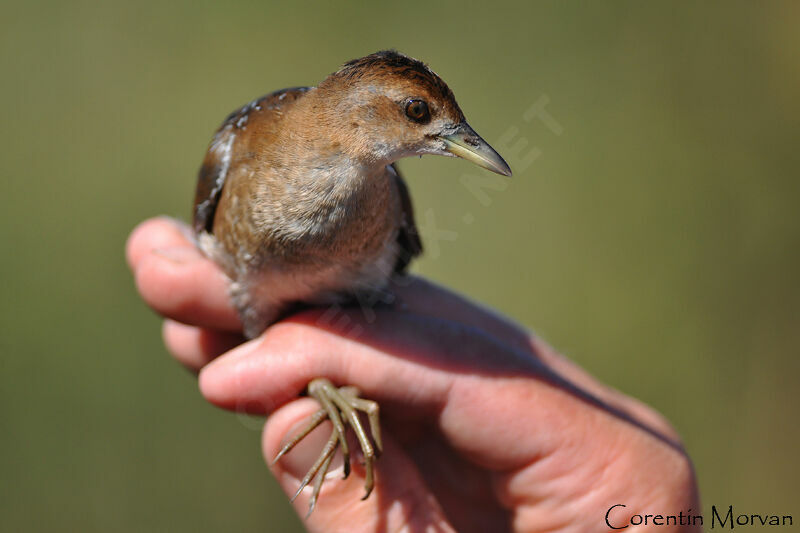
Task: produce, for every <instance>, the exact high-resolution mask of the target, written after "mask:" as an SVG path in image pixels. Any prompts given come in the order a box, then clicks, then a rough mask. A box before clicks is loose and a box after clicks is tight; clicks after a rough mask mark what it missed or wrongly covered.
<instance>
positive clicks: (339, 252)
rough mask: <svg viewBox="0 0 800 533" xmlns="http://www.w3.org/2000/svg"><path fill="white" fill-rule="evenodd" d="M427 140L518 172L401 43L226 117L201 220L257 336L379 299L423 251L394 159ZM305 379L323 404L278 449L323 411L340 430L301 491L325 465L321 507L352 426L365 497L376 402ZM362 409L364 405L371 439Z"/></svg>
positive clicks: (203, 175) (213, 149)
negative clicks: (305, 312) (326, 310)
mask: <svg viewBox="0 0 800 533" xmlns="http://www.w3.org/2000/svg"><path fill="white" fill-rule="evenodd" d="M425 154H435V155H444V156H451V157H452V156H455V157H460V158H462V159H465V160H467V161H470V162H472V163H474V164H477V165H478V166H480V167H483V168H485V169H487V170H490V171H492V172H495V173H497V174H501V175H503V176H511V169H510V168H509V166H508V164H507V163H506V162H505V161H504V160H503V158H502V157H501V156H500V155H499V154H498V153H497V152H496V151H495V150H494V149H493V148H492V147H491V146H490V145H489V144H488V143H487V142H486V141H484V140H483V139H482V138H481V137H480V136H479V135H478V134H477V133H476V132H475V130H473V129H472V127H471V126H470V125H469V124H468V123H467V121H466V119H465V117H464V114H463V112H462V111H461V108H460V107H459V105H458V103H457V102H456V99H455V96H454V95H453V92H452V91H451V90H450V88H449V87H448V86H447V84H446V83H445V82H444V81H443V80H442V79H441V78H440V77H439V76H438V75H437V74H436V73H434V72H433V70H431V69H430V68H429V67H428V66H427V65H426V64H425V63H423V62H422V61H419V60H417V59H413V58H411V57H409V56H407V55H404V54H402V53H400V52H397V51H395V50H382V51H379V52H376V53H373V54H370V55H367V56H364V57H361V58H358V59H354V60H352V61H349V62H347V63H344V65H342V66H341V67H340V68H339V69H338V70H337V71H335V72H333V73H332V74H330V75H329V76H327V77H326V78H325V79H324V80H322V82H320V83H319V84H318V85H317V86H315V87H293V88H288V89H282V90H279V91H275V92H272V93H270V94H267V95H266V96H263V97H261V98H258V99H256V100H253V101H252V102H250V103H249V104H246V105H244V106H243V107H241V108H239V109H237V110H236V111H234V112H233V113H231V114H230V115H229V116H228V117H227V118H226V119H225V121H224V122H223V123H222V125H221V126H220V127H219V129H218V130H217V131H216V133H215V134H214V136H213V138H212V140H211V143H210V144H209V147H208V150H207V152H206V154H205V158H204V159H203V163H202V165H201V168H200V171H199V173H198V179H197V187H196V193H195V201H194V212H193V230H194V234H195V238H196V242H197V245H198V247H199V248H200V250H201V251H202V252H203V253H204V254H205V255H206V256H207V257H209V258H211V259H212V260H213V261H215V262H216V263H217V264H218V265H219V266H220V267H221V269H222V270H223V271H224V273H225V274H226V276H227V277H228V278H229V279H230V297H231V301H232V303H233V305H234V307H235V308H236V310H237V312H238V314H239V317H240V319H241V322H242V326H243V330H244V335H245V336H246V337H247V338H255V337H257V336H258V335H260V334H261V333H262V332H263V331H264V330H265V329H266V328H267V327H269V326H270V325H272V324H274V323H275V322H277V321H278V320H280V319H281V318H283V317H285V316H287V315H288V314H290V313H292V312H294V311H296V310H298V309H301V308H303V307H307V306H330V305H346V304H348V303H352V302H354V301H358V300H361V301H364V300H367V301H370V299H371V301H382V300H383V298H384V296H385V295H386V293H387V292H390V282H391V281H392V279H394V278H395V277H398V276H403V275H405V272H406V269H407V267H408V265H409V263H410V262H411V260H413V259H414V258H415V257H417V256H418V255H420V253H421V252H422V242H421V240H420V235H419V232H418V231H417V227H416V225H415V221H414V213H413V208H412V203H411V198H410V195H409V190H408V187H407V186H406V184H405V181H404V180H403V178H402V177H401V175H400V173H399V171H398V169H397V167H396V165H395V162H396V161H397V160H398V159H402V158H405V157H410V156H422V155H425ZM307 393H308V395H309V396H311V397H313V398H315V399H316V400H317V401H318V402H319V404H320V409H319V410H318V411H317V412H316V413H315V414H314V415H312V416H311V417H310V419H309V422H308V425H307V426H306V427H305V428H304V429H303V430H301V431H300V432H299V433H298V434H297V435H295V436H294V437H293V438H291V439H290V440H289V442H288V443H287V444H286V445H285V446H284V447H283V449H282V450H281V451H280V453H279V454H278V456H277V457H276V458H275V461H277V460H279V459H280V458H281V457H282V456H283V455H284V454H286V453H288V452H289V451H291V449H292V448H293V447H294V446H295V445H296V444H297V443H298V442H299V441H300V440H302V439H303V438H304V437H305V436H306V435H308V433H310V432H311V431H312V430H313V429H314V428H315V427H317V426H318V425H319V424H321V423H322V422H323V421H325V420H326V419H329V420H330V421H331V423H332V426H333V430H332V432H331V435H330V438H329V439H328V441H327V443H326V444H325V446H324V448H323V450H322V453H321V454H320V456H319V458H318V459H317V461H316V462H315V463H314V465H313V466H312V467H311V468H310V469H309V471H308V473H307V474H306V476H305V477H304V479H303V480H302V481H301V486H300V488H299V489H298V490H297V493H296V494H295V498H296V497H297V495H299V494H300V492H301V491H302V490H303V489H304V488H305V487H306V486H307V485H308V484H309V483H310V482H311V480H312V479H315V478H316V479H315V484H314V486H313V494H312V496H311V499H310V503H309V514H310V513H311V512H312V511H313V509H314V506H315V505H316V501H317V498H318V495H319V492H320V487H321V484H322V482H323V480H324V478H325V475H326V473H327V471H328V468H329V466H330V463H331V459H332V457H333V455H334V453H335V451H336V449H338V448H340V449H341V451H342V454H343V456H344V476H345V477H347V476H348V474H349V472H350V458H349V447H348V443H347V439H346V426H349V427H351V428H352V430H353V431H354V432H355V434H356V438H357V441H358V444H359V447H360V448H361V451H362V455H363V458H364V463H365V482H364V484H365V491H366V494H365V496H364V498H365V499H366V498H367V497H368V496H369V494H370V492H371V491H372V489H373V487H374V479H375V478H374V468H375V467H374V463H375V460H376V458H377V456H378V455H379V453H380V451H381V449H382V442H381V437H380V423H379V407H378V404H377V403H376V402H374V401H371V400H369V399H365V398H361V397H360V393H359V391H358V390H357V389H356V388H355V387H351V386H347V385H344V386H340V387H337V386H335V385H334V384H333V383H332V382H331V381H330V380H329V379H327V378H326V377H324V376H321V377H319V378H317V379H314V380H312V381H311V382H310V383H309V384H308V387H307ZM359 413H365V414H366V415H367V417H368V421H369V428H370V435H371V439H370V438H369V437H368V436H367V433H366V431H365V429H364V426H363V424H362V422H361V419H360V415H359ZM292 499H293V500H294V498H292Z"/></svg>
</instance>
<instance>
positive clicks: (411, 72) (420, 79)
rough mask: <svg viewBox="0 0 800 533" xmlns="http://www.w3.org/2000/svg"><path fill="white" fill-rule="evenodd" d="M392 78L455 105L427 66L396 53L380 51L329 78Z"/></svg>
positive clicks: (354, 79)
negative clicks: (410, 83) (408, 82)
mask: <svg viewBox="0 0 800 533" xmlns="http://www.w3.org/2000/svg"><path fill="white" fill-rule="evenodd" d="M392 75H394V76H399V77H401V78H405V79H406V80H408V81H410V82H412V83H415V84H418V85H421V86H423V87H425V88H426V89H428V91H430V94H431V95H434V96H436V97H438V98H441V99H442V100H443V101H453V102H455V96H454V95H453V91H451V90H450V87H448V86H447V84H446V83H445V82H444V80H442V78H440V77H439V76H438V75H437V74H436V73H435V72H434V71H432V70H431V69H430V68H429V67H428V65H426V64H425V63H423V62H422V61H419V60H417V59H414V58H413V57H408V56H407V55H405V54H401V53H400V52H398V51H396V50H381V51H379V52H375V53H374V54H370V55H368V56H364V57H360V58H358V59H353V60H351V61H348V62H347V63H345V64H344V65H343V66H342V68H340V69H339V70H338V71H336V72H334V73H333V74H332V75H331V78H337V79H341V80H347V81H351V82H356V81H361V80H369V79H371V78H381V77H385V76H392Z"/></svg>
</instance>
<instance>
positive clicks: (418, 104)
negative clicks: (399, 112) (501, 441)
mask: <svg viewBox="0 0 800 533" xmlns="http://www.w3.org/2000/svg"><path fill="white" fill-rule="evenodd" d="M406 116H407V117H408V118H410V119H411V120H413V121H414V122H419V123H420V124H425V123H427V122H430V120H431V111H430V109H428V104H427V103H426V102H425V100H409V101H408V103H407V104H406Z"/></svg>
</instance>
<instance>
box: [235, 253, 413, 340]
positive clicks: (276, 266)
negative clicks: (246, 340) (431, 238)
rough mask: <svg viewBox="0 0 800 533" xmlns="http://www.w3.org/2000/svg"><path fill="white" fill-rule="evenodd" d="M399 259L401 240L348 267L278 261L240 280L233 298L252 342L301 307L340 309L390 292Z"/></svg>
mask: <svg viewBox="0 0 800 533" xmlns="http://www.w3.org/2000/svg"><path fill="white" fill-rule="evenodd" d="M398 254H399V245H398V244H397V241H396V239H390V240H387V241H386V242H385V244H384V245H383V247H382V249H380V250H379V251H378V252H377V253H375V254H371V255H370V256H368V257H364V258H361V259H359V260H356V259H353V260H349V261H343V262H330V261H329V262H326V263H320V262H316V261H314V262H309V263H302V262H299V263H298V262H292V263H291V264H287V263H285V262H282V261H280V260H278V259H275V260H273V261H271V262H267V263H266V264H264V265H263V266H261V267H260V268H259V269H257V270H251V271H250V272H249V273H248V274H247V275H245V276H243V277H240V278H239V279H238V280H235V282H234V283H233V286H232V291H231V292H232V296H233V300H234V304H235V306H236V308H237V309H238V310H239V314H240V316H241V318H242V321H243V323H244V326H245V332H246V334H247V336H248V337H253V336H256V335H258V334H260V333H261V331H263V330H264V329H265V328H266V327H267V326H269V325H270V324H272V323H273V322H275V321H276V320H278V319H279V318H280V317H281V316H282V315H283V314H284V313H285V312H287V311H288V310H290V309H291V308H292V307H293V306H294V305H296V304H309V305H320V306H325V305H334V304H340V303H344V302H347V301H352V300H353V299H354V298H356V299H358V300H362V299H364V300H365V301H370V298H369V297H370V296H371V295H373V294H380V293H384V292H385V291H386V287H387V285H388V283H389V279H390V278H391V276H392V274H393V272H394V266H395V263H396V261H397V257H398Z"/></svg>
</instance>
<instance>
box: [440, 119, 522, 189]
mask: <svg viewBox="0 0 800 533" xmlns="http://www.w3.org/2000/svg"><path fill="white" fill-rule="evenodd" d="M439 138H440V139H442V140H443V141H444V142H445V145H446V148H445V150H447V151H448V152H450V153H451V154H453V155H455V156H457V157H460V158H462V159H466V160H467V161H469V162H471V163H475V164H476V165H478V166H479V167H483V168H485V169H487V170H491V171H492V172H496V173H498V174H502V175H503V176H511V168H509V166H508V163H506V162H505V160H504V159H503V158H502V157H500V154H498V153H497V152H495V150H494V148H492V147H491V146H489V143H487V142H486V141H484V140H483V139H482V138H481V136H480V135H478V134H477V133H475V130H473V129H472V128H471V127H470V125H469V124H467V123H466V122H462V123H461V124H460V125H459V126H458V130H457V131H456V132H455V133H453V134H450V135H442V136H440V137H439Z"/></svg>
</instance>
